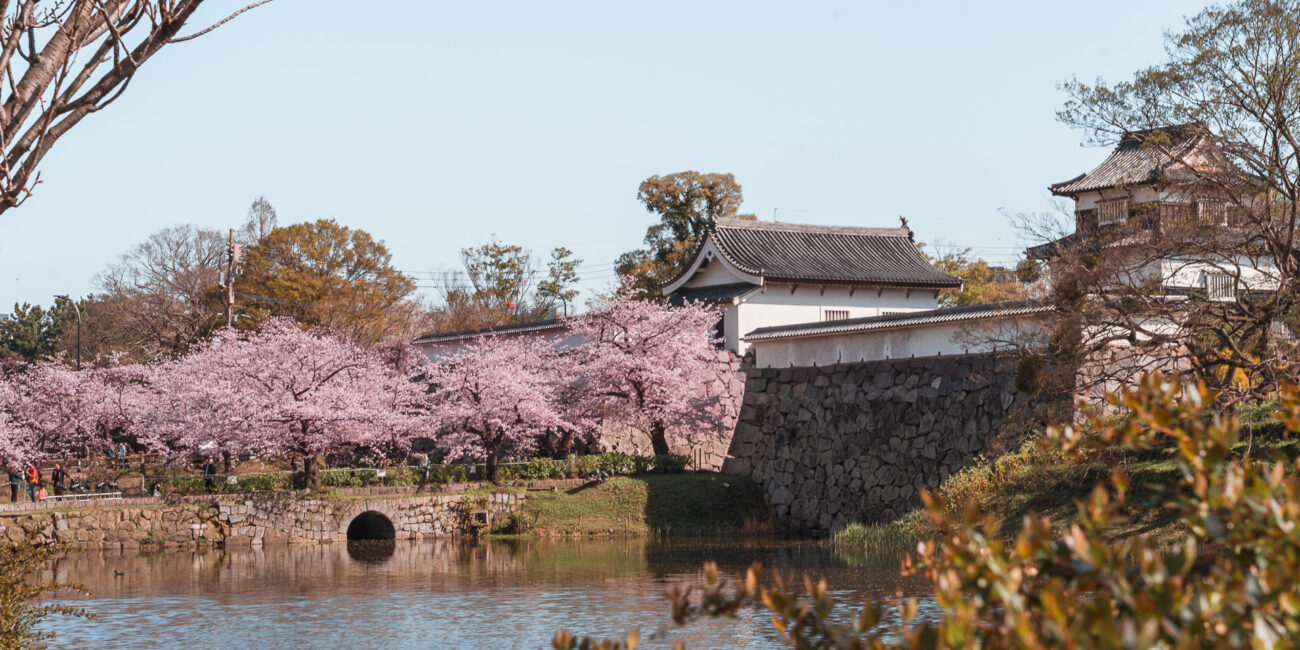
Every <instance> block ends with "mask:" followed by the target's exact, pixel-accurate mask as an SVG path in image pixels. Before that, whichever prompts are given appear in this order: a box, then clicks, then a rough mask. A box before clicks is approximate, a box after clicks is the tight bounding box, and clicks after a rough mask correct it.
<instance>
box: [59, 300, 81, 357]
mask: <svg viewBox="0 0 1300 650" xmlns="http://www.w3.org/2000/svg"><path fill="white" fill-rule="evenodd" d="M54 297H55V298H63V299H65V300H67V301H68V302H70V303H72V309H73V310H74V311H76V312H77V370H81V307H80V306H79V305H77V301H75V300H73V299H72V298H70V297H68V296H67V295H57V296H54Z"/></svg>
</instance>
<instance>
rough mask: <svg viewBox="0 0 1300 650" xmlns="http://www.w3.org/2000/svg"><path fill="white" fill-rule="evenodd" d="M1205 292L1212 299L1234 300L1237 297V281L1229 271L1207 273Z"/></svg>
mask: <svg viewBox="0 0 1300 650" xmlns="http://www.w3.org/2000/svg"><path fill="white" fill-rule="evenodd" d="M1205 293H1206V295H1207V296H1208V297H1209V299H1210V300H1233V299H1235V298H1236V297H1237V281H1236V278H1234V277H1232V276H1231V275H1229V274H1227V273H1206V274H1205Z"/></svg>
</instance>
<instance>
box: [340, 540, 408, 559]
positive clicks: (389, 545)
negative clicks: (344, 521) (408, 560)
mask: <svg viewBox="0 0 1300 650" xmlns="http://www.w3.org/2000/svg"><path fill="white" fill-rule="evenodd" d="M396 552H397V542H396V541H395V540H391V539H354V540H352V541H349V542H348V557H350V558H352V559H354V560H356V561H357V562H365V563H368V564H382V563H384V562H387V561H388V560H390V559H392V557H393V554H394V553H396Z"/></svg>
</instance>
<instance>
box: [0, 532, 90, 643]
mask: <svg viewBox="0 0 1300 650" xmlns="http://www.w3.org/2000/svg"><path fill="white" fill-rule="evenodd" d="M63 550H64V547H62V546H57V545H44V546H36V545H33V544H30V543H26V542H20V543H17V544H13V543H8V544H4V545H3V546H0V648H31V647H38V648H39V647H44V642H45V641H49V640H51V639H53V638H54V635H53V634H51V633H49V632H41V631H39V630H38V628H39V626H40V623H41V622H42V621H44V620H45V619H46V618H49V617H50V616H53V615H62V616H79V617H84V618H93V615H92V614H89V613H87V612H86V610H84V609H82V608H80V607H72V606H70V605H59V604H50V603H42V601H43V600H44V598H45V596H47V595H48V594H51V593H54V592H59V591H71V592H80V593H83V594H88V593H90V592H88V591H86V590H85V589H84V588H82V587H78V586H76V585H70V584H66V583H51V582H43V581H40V580H38V579H36V576H37V572H38V571H40V569H41V568H42V567H44V566H45V565H46V563H48V562H49V561H50V560H52V559H54V558H55V557H56V556H57V555H58V554H59V553H61V552H63Z"/></svg>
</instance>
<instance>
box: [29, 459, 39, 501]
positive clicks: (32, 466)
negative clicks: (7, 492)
mask: <svg viewBox="0 0 1300 650" xmlns="http://www.w3.org/2000/svg"><path fill="white" fill-rule="evenodd" d="M40 482H41V470H40V469H38V468H37V467H36V463H28V464H27V496H28V497H30V498H31V500H32V503H36V486H37V485H39V484H40Z"/></svg>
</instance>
